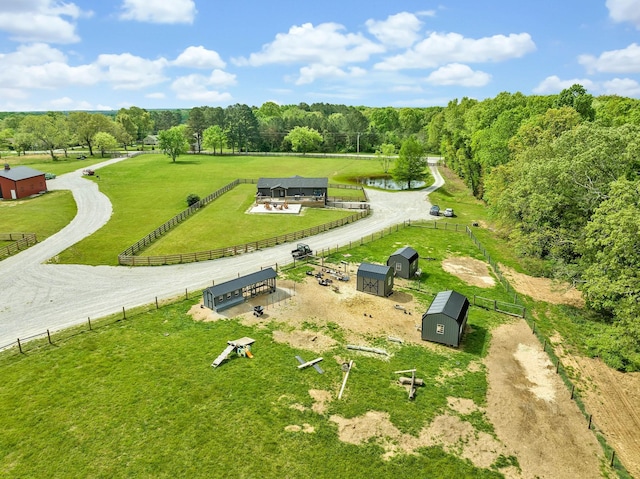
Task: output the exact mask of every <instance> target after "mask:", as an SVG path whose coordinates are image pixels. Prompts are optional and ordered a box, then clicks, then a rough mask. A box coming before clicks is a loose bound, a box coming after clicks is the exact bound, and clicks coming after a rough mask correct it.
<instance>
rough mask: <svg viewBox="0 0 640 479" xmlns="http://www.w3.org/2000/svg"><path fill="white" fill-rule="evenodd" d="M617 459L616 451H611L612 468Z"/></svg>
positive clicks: (610, 464)
mask: <svg viewBox="0 0 640 479" xmlns="http://www.w3.org/2000/svg"><path fill="white" fill-rule="evenodd" d="M615 458H616V451H614V450H611V462H610V463H609V466H610V467H613V460H614V459H615Z"/></svg>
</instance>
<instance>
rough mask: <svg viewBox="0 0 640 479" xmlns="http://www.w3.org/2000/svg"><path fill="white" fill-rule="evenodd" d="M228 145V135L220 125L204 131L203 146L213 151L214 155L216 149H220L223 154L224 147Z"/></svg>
mask: <svg viewBox="0 0 640 479" xmlns="http://www.w3.org/2000/svg"><path fill="white" fill-rule="evenodd" d="M226 144H227V135H226V133H225V132H224V131H223V130H222V128H221V127H220V126H219V125H213V126H210V127H209V128H207V129H206V130H204V132H203V134H202V146H204V147H205V148H206V149H209V148H210V149H212V150H213V154H214V155H215V154H216V149H217V148H219V149H220V154H222V147H223V146H224V145H226Z"/></svg>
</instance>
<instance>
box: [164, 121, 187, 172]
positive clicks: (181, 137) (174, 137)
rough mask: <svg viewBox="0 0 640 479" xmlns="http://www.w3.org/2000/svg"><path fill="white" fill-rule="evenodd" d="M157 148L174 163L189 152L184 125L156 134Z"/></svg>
mask: <svg viewBox="0 0 640 479" xmlns="http://www.w3.org/2000/svg"><path fill="white" fill-rule="evenodd" d="M158 148H160V149H161V150H162V151H163V153H164V154H165V155H167V156H168V157H170V158H171V160H172V161H173V162H174V163H175V162H176V159H177V158H178V157H179V156H180V155H184V154H185V153H186V152H188V151H189V140H188V139H187V127H186V125H180V126H174V127H171V128H169V129H168V130H162V131H159V132H158Z"/></svg>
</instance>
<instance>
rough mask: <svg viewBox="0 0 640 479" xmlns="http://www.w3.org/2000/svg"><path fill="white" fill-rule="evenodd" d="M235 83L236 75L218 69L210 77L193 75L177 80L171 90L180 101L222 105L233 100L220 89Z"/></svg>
mask: <svg viewBox="0 0 640 479" xmlns="http://www.w3.org/2000/svg"><path fill="white" fill-rule="evenodd" d="M235 83H236V76H235V75H233V74H231V73H227V72H224V71H222V70H217V69H216V70H213V71H212V72H211V75H209V76H208V77H207V76H205V75H199V74H193V75H187V76H183V77H179V78H176V79H175V80H174V82H173V83H172V84H171V89H172V90H173V91H175V92H176V97H177V98H178V99H180V100H192V101H199V102H211V103H222V102H226V101H229V100H231V94H230V93H228V92H220V91H218V89H219V88H224V87H228V86H231V85H234V84H235Z"/></svg>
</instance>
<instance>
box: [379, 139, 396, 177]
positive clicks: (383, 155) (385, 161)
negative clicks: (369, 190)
mask: <svg viewBox="0 0 640 479" xmlns="http://www.w3.org/2000/svg"><path fill="white" fill-rule="evenodd" d="M395 154H396V145H392V144H391V143H383V144H382V145H380V148H379V149H378V150H377V151H376V156H377V157H378V161H379V162H380V165H381V166H382V170H383V171H384V172H385V173H389V169H390V168H391V164H392V163H393V157H394V155H395Z"/></svg>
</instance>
